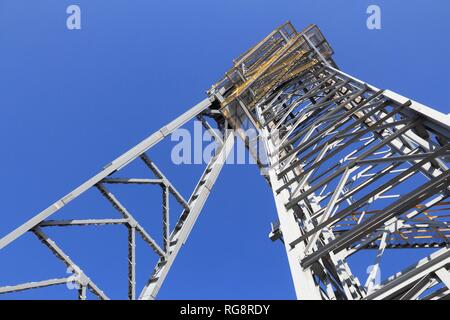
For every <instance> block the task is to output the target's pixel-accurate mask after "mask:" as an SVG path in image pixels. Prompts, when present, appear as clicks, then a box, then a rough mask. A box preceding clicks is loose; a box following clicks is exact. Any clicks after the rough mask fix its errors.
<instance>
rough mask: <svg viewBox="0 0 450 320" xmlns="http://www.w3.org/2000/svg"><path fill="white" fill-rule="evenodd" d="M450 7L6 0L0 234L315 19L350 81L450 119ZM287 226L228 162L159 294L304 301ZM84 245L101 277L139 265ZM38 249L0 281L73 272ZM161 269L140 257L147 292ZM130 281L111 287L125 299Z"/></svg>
mask: <svg viewBox="0 0 450 320" xmlns="http://www.w3.org/2000/svg"><path fill="white" fill-rule="evenodd" d="M70 4H77V5H79V6H80V7H81V10H82V30H75V31H69V30H67V29H66V23H65V21H66V17H67V15H66V13H65V11H66V8H67V6H68V5H70ZM369 4H377V5H379V6H380V7H381V10H382V29H381V30H373V31H371V30H368V29H367V28H366V19H367V14H366V8H367V7H368V5H369ZM449 13H450V2H448V1H447V0H434V1H426V0H411V1H400V0H396V1H380V0H371V1H364V0H352V1H332V0H314V1H312V0H311V1H306V0H280V1H265V0H245V1H243V0H240V1H237V0H218V1H206V0H201V1H200V0H191V1H181V0H178V1H149V0H134V1H125V0H120V1H119V0H114V1H105V0H94V1H93V0H89V1H87V0H84V1H76V0H71V1H65V0H37V1H24V0H1V1H0V87H1V88H2V90H1V91H0V112H1V116H0V146H1V149H2V151H3V152H2V157H1V158H0V167H1V171H0V178H1V181H2V183H1V184H0V194H1V199H2V213H1V214H2V218H3V219H2V223H1V224H0V237H3V236H4V235H6V234H7V233H8V232H10V231H11V230H13V229H14V228H15V227H17V226H18V225H19V224H21V223H23V222H24V221H26V220H27V219H28V218H30V217H32V216H33V215H35V214H36V213H38V212H39V211H40V210H42V209H44V208H46V207H47V206H48V205H49V204H51V203H53V202H54V201H55V200H56V199H58V198H59V197H61V196H63V195H65V194H66V193H68V192H69V191H70V190H72V189H73V188H74V187H76V186H78V185H79V184H80V183H81V182H83V181H84V180H86V179H87V178H89V177H90V176H92V175H93V174H95V173H97V172H98V171H99V170H100V169H101V168H102V167H103V166H104V165H105V164H106V163H108V162H110V161H111V160H112V159H114V158H116V157H117V156H118V155H120V154H121V153H122V152H124V151H126V150H127V149H128V148H130V147H131V146H133V145H134V144H136V143H137V142H139V141H140V140H141V139H143V138H144V137H146V136H147V135H149V134H150V133H152V132H153V131H155V130H158V129H159V128H160V127H161V126H162V125H164V124H165V123H167V122H169V121H170V120H172V119H173V118H175V117H176V116H178V115H179V114H181V113H182V112H184V111H185V110H186V109H187V108H189V107H191V106H192V105H194V104H196V103H197V102H199V101H200V100H202V99H204V97H205V91H206V90H207V89H208V88H209V87H210V86H211V85H212V84H213V83H214V82H215V81H216V80H218V79H219V78H220V77H221V76H222V75H223V73H224V72H225V71H226V70H227V69H228V68H229V67H230V65H231V61H232V59H233V58H235V57H237V56H238V55H239V54H240V53H242V52H243V51H245V50H246V49H248V48H249V47H250V46H251V45H253V44H255V43H256V42H258V41H259V40H260V39H261V38H263V37H264V36H265V35H266V34H267V33H269V32H270V31H271V30H272V29H273V28H275V27H277V26H278V25H280V24H281V23H283V22H285V21H287V20H291V21H292V22H293V24H294V25H295V27H296V28H297V29H298V30H301V29H302V28H303V27H305V26H307V25H308V24H310V23H314V24H317V25H318V26H319V27H320V28H321V30H322V32H323V33H324V35H325V36H326V37H327V39H328V41H329V42H330V44H331V45H332V47H333V49H334V50H335V52H336V53H335V56H334V58H335V61H336V62H337V64H338V65H339V66H340V68H341V69H343V70H344V71H345V72H347V73H350V74H352V75H354V76H356V77H358V78H360V79H364V80H365V81H367V82H369V83H371V84H373V85H375V86H378V87H380V88H388V89H391V90H393V91H396V92H398V93H400V94H402V95H405V96H408V97H410V98H412V99H415V100H417V101H419V102H421V103H424V104H426V105H429V106H431V107H433V108H435V109H437V110H440V111H442V112H444V113H450V106H449V95H450V90H449V89H450V88H449V84H450V74H449V72H448V71H449V70H450V61H449V59H448V57H449V56H450V44H449V41H448V34H449V32H450V26H449V23H448V16H449ZM192 171H193V172H195V173H198V172H200V171H199V169H198V168H194V169H192ZM173 174H174V175H176V173H175V171H174V173H173ZM180 177H181V178H183V177H184V176H183V174H181V176H180ZM179 179H180V178H179ZM187 190H188V189H187V188H186V191H187ZM185 195H186V197H187V196H188V194H187V193H185ZM275 218H276V213H275V206H274V204H273V201H272V195H271V192H270V190H269V188H268V187H267V185H265V184H264V181H263V180H262V178H261V177H260V175H259V173H258V171H257V170H256V168H255V167H252V166H248V165H243V166H237V165H230V166H226V167H225V169H224V170H223V172H222V174H221V177H220V181H219V182H218V183H217V185H216V186H215V188H214V190H213V194H212V196H211V197H210V199H209V201H208V203H207V205H206V207H205V210H204V212H203V214H202V216H201V217H200V219H199V221H198V224H197V225H196V226H195V228H194V231H193V233H192V235H191V237H190V239H189V241H188V243H187V245H186V246H185V247H184V249H183V250H182V252H181V254H180V255H179V257H178V258H177V261H176V262H175V265H174V267H173V269H172V270H171V273H170V275H169V277H168V278H167V281H166V282H165V284H164V287H163V288H162V290H161V292H160V298H163V299H171V298H175V299H178V298H192V299H196V298H207V299H223V298H237V299H246V298H254V299H258V298H267V299H292V298H294V291H293V287H292V284H291V279H290V274H289V270H288V265H287V259H286V257H285V254H284V249H283V247H282V245H281V243H271V242H270V240H269V239H268V237H267V235H268V232H269V231H270V222H271V221H273V220H275ZM108 232H109V233H108ZM112 233H113V232H112V231H111V232H110V231H107V232H106V236H108V235H111V234H112ZM78 234H81V233H78ZM77 237H81V236H77ZM77 237H75V238H74V239H72V240H67V241H66V242H67V243H65V245H66V246H67V247H71V246H72V247H76V245H77V244H79V243H80V241H82V239H80V238H77ZM82 237H83V241H87V240H88V239H96V241H95V244H94V245H93V246H92V247H86V248H84V247H83V248H84V249H83V250H81V251H80V252H79V253H78V255H79V257H80V259H81V260H82V259H83V258H85V259H87V258H88V257H89V255H91V254H93V252H95V251H94V249H95V248H97V249H99V250H101V251H102V254H103V255H104V257H103V256H102V258H104V262H105V264H104V266H94V268H95V267H97V269H99V270H100V269H101V270H103V271H102V272H99V276H98V277H99V278H101V279H100V280H105V281H106V280H107V276H109V277H114V275H115V272H116V269H115V268H116V267H114V263H113V262H112V261H114V259H115V258H117V259H122V260H120V261H121V265H122V264H123V266H122V267H124V266H126V260H125V259H126V258H125V256H124V255H123V254H126V251H124V250H123V249H124V248H120V250H122V251H120V250H119V249H117V247H115V243H114V242H106V241H105V242H102V241H100V240H98V239H99V237H98V235H97V234H96V233H93V231H87V233H86V236H82ZM84 237H85V238H84ZM55 238H56V236H55ZM117 245H118V244H117ZM20 246H22V247H20ZM25 247H26V248H29V250H30V252H31V253H30V254H29V255H28V256H27V257H23V251H22V254H18V253H17V252H15V253H14V252H13V249H14V248H13V247H11V248H9V247H8V248H7V249H5V250H3V251H2V252H0V265H2V269H1V272H2V274H4V275H7V276H9V278H8V280H10V281H7V280H5V279H1V282H0V283H1V284H13V283H15V282H21V281H23V280H27V279H24V278H23V277H22V276H21V275H19V274H22V273H25V272H28V273H30V274H31V273H32V274H33V275H34V277H35V278H33V280H42V278H41V277H40V276H41V273H40V271H39V270H40V269H43V270H53V268H55V270H57V269H58V268H59V269H58V270H61V266H60V265H59V264H57V263H55V264H53V263H51V262H49V261H50V260H49V259H45V257H47V256H46V255H45V254H47V253H45V252H44V251H43V250H41V251H39V249H36V250H35V251H31V250H32V248H31V247H28V246H26V245H25V242H24V244H23V245H20V244H19V245H18V247H17V248H19V249H20V248H22V249H23V248H25ZM33 248H34V247H33ZM33 250H34V249H33ZM16 251H17V250H16ZM76 255H77V254H74V256H76ZM11 257H13V258H11ZM108 259H111V263H109V261H110V260H108ZM148 266H149V265H146V264H145V263H144V261H142V262H140V261H138V268H139V271H138V283H139V282H142V281H144V279H145V276H146V274H148V272H150V269H149V268H148ZM122 267H117V268H119V269H120V268H122ZM122 269H123V268H122ZM122 269H120V271H121V272H122V271H123V270H122ZM62 270H63V273H62V274H63V275H64V268H62ZM102 277H104V279H103V278H102ZM100 282H101V281H100ZM125 285H126V284H125ZM124 288H125V287H124V286H117V287H116V286H112V287H111V288H109V289H110V292H108V293H111V294H110V295H111V296H112V297H119V298H120V297H123V298H124V297H125V296H124V295H123V293H125V291H123V290H125V289H124ZM45 290H47V291H46V292H47V293H48V296H49V297H52V298H55V297H56V298H57V297H60V298H61V297H62V298H64V297H66V294H67V293H64V294H63V293H60V291H54V290H53V289H45ZM105 290H106V289H105ZM119 291H120V292H119ZM72 296H73V295H72ZM14 297H15V296H14ZM26 297H28V298H33V297H39V295H37V292H30V293H27V294H26ZM67 297H70V295H67Z"/></svg>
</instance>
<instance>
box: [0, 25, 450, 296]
mask: <svg viewBox="0 0 450 320" xmlns="http://www.w3.org/2000/svg"><path fill="white" fill-rule="evenodd" d="M332 54H333V50H332V49H331V47H330V45H329V44H328V43H327V41H326V40H325V38H324V37H323V35H322V34H321V32H320V30H319V29H318V28H317V27H316V26H314V25H311V26H309V27H308V28H306V29H305V30H303V31H302V32H297V31H296V30H295V29H294V27H293V26H292V25H291V24H290V23H289V22H288V23H286V24H283V25H282V26H280V27H279V28H277V29H275V30H274V31H273V32H272V33H271V34H269V35H268V36H267V37H266V38H265V39H263V40H262V41H261V42H260V43H258V44H257V45H256V46H254V47H253V48H251V49H250V50H248V51H247V52H246V53H244V54H243V55H242V56H240V57H239V58H238V59H236V60H235V61H234V64H233V67H232V68H231V69H230V70H229V71H228V72H227V73H226V74H225V77H224V78H223V79H222V80H220V81H219V82H218V83H216V84H215V85H214V86H213V87H212V88H211V90H210V91H209V92H208V94H209V98H208V99H206V100H204V101H203V102H201V103H200V104H199V105H197V106H195V107H193V108H192V109H190V110H189V111H188V112H187V113H185V114H184V115H182V116H181V117H179V118H178V119H176V120H174V121H173V122H171V123H170V124H169V125H167V126H165V127H163V128H162V129H161V130H159V131H158V132H156V133H155V134H153V135H152V136H150V137H149V138H147V139H146V140H144V141H143V142H141V143H140V144H138V145H137V146H136V147H134V148H132V149H131V150H130V151H128V152H127V153H125V154H124V155H122V156H120V157H119V158H117V159H116V160H115V161H113V162H112V163H111V164H110V165H108V166H107V167H105V168H104V169H103V170H102V171H101V172H100V173H99V174H97V175H96V176H94V177H93V178H91V179H89V180H88V181H87V182H85V183H84V184H82V185H81V186H80V187H78V188H76V189H75V190H74V191H72V192H71V193H69V194H68V195H67V196H65V197H63V198H62V199H60V200H58V201H57V202H55V203H54V204H53V205H52V206H50V207H49V208H47V209H46V210H44V211H42V212H41V213H39V214H38V215H37V216H35V217H34V218H32V219H31V220H29V221H28V222H27V223H25V224H23V225H22V226H21V227H19V228H17V229H16V230H15V231H13V232H11V233H10V234H8V235H7V236H6V237H4V238H3V239H1V240H0V250H1V249H2V248H4V247H6V246H7V245H9V244H11V243H12V242H14V241H15V240H16V239H18V238H19V237H21V236H23V235H24V234H25V233H27V232H32V233H34V234H35V235H36V236H37V238H38V239H39V240H40V241H41V242H42V243H43V244H44V245H45V246H47V247H48V248H49V249H50V250H51V252H53V254H54V255H55V256H56V257H57V258H59V259H60V260H61V261H62V262H63V263H64V264H65V265H66V266H67V267H70V268H71V269H72V270H74V274H76V275H77V277H76V279H77V282H78V283H79V285H80V288H79V298H80V299H84V298H86V290H87V289H88V290H90V291H91V292H92V293H94V294H95V295H96V296H98V297H99V298H102V299H106V298H107V295H106V294H105V293H104V292H103V291H102V290H101V289H100V288H99V287H98V286H97V285H96V284H95V283H94V282H93V280H91V279H90V278H89V277H88V275H87V274H85V273H84V272H83V271H81V270H82V269H81V268H80V267H79V266H78V265H77V264H76V263H75V262H74V261H72V260H71V259H70V258H69V256H68V255H67V254H66V253H65V252H64V251H63V250H62V249H61V247H60V246H58V245H57V244H56V242H55V241H54V240H53V239H51V238H49V236H48V235H47V234H46V233H44V231H43V229H45V228H51V227H61V226H63V227H70V226H87V225H96V226H99V225H108V224H120V225H124V226H125V227H126V228H127V229H128V245H129V250H128V267H129V272H128V282H129V287H128V288H129V289H128V297H129V298H130V299H135V298H137V297H139V298H140V299H154V298H155V297H156V295H157V293H158V291H159V289H160V287H161V285H162V282H163V281H164V279H165V277H166V275H167V273H168V271H169V269H170V267H171V265H172V264H173V262H174V259H175V257H176V255H177V253H178V252H179V250H180V248H181V246H182V244H183V243H184V242H185V241H186V239H187V238H188V236H189V233H190V231H191V229H192V226H193V225H194V223H195V221H196V219H197V217H198V215H199V213H200V211H201V210H202V208H203V205H204V203H205V201H206V200H207V198H208V195H209V193H210V191H211V188H212V186H213V185H214V182H215V181H216V180H217V177H218V174H219V172H220V170H221V168H222V166H223V163H224V160H225V159H226V156H227V154H228V153H229V152H230V150H231V148H232V146H233V141H234V135H235V134H236V135H237V136H239V137H240V138H242V139H244V141H245V143H246V146H247V148H248V149H249V151H250V153H251V154H252V155H253V156H254V158H255V160H256V162H257V164H258V166H259V168H260V170H261V172H262V174H263V175H264V178H265V179H266V181H267V182H268V184H269V186H270V187H271V189H272V191H273V196H274V200H275V203H276V208H277V214H278V220H279V221H278V222H276V223H273V224H272V232H271V233H270V238H271V239H272V240H278V239H279V240H281V241H282V242H283V244H284V246H285V249H286V253H287V257H288V262H289V266H290V270H291V274H292V278H293V282H294V286H295V290H296V294H297V297H298V298H299V299H325V300H337V299H339V300H340V299H349V300H357V299H430V300H434V299H448V298H449V297H450V273H449V270H450V246H449V243H450V225H449V224H450V215H449V213H448V211H449V209H450V201H448V200H447V198H448V196H449V191H450V187H449V186H450V183H449V181H450V171H449V169H448V164H449V161H450V143H449V140H450V119H449V117H448V116H446V115H443V114H441V113H439V112H437V111H435V110H433V109H431V108H429V107H426V106H424V105H422V104H419V103H418V102H415V101H412V100H410V99H407V98H405V97H402V96H400V95H398V94H396V93H394V92H392V91H389V90H380V89H378V88H376V87H374V86H371V85H369V84H367V83H365V82H362V81H360V80H358V79H356V78H354V77H352V76H350V75H348V74H346V73H344V72H342V71H341V70H339V68H338V67H337V65H336V64H335V62H334V61H333V59H332V58H331V57H332ZM192 119H199V120H201V121H202V123H203V125H204V127H205V128H206V129H207V130H209V131H210V132H211V136H213V137H215V139H216V141H217V143H218V144H219V145H220V147H219V148H218V149H217V152H216V154H215V156H214V157H213V158H212V160H211V161H210V163H209V164H208V165H207V167H206V169H205V171H204V173H203V175H202V176H201V177H200V179H199V182H198V184H197V186H196V187H195V189H194V191H193V192H192V194H191V196H190V198H189V199H188V200H185V198H183V196H182V195H181V193H180V192H178V191H177V189H176V187H175V186H174V185H173V184H172V183H171V182H170V180H169V179H168V178H167V176H166V175H164V174H163V172H162V171H161V170H160V169H159V168H158V167H157V166H156V164H155V163H154V162H153V161H152V160H151V159H150V158H149V156H148V155H147V151H148V150H150V149H151V148H152V147H154V146H155V145H156V144H158V143H160V142H161V141H162V140H163V139H164V138H165V137H167V136H168V135H170V134H171V133H172V132H173V131H174V130H175V129H177V128H179V127H181V126H182V125H184V124H185V123H186V122H188V121H190V120H192ZM211 119H213V120H214V122H213V123H211V122H210V121H208V120H211ZM228 128H231V129H232V130H227V129H228ZM215 129H219V130H220V131H219V132H221V133H222V134H221V135H218V134H217V130H215ZM249 129H253V130H255V131H256V132H257V137H256V139H248V136H246V132H247V131H248V130H249ZM261 146H262V147H261ZM134 161H142V162H143V163H144V164H145V165H146V166H147V167H148V169H149V170H150V172H152V173H153V176H152V177H151V178H123V177H118V176H117V173H118V172H120V170H121V169H122V168H124V167H126V166H128V165H129V164H130V163H132V162H134ZM110 184H125V185H129V184H149V185H158V186H159V187H160V188H161V190H162V194H163V196H162V208H163V210H162V212H163V213H162V223H161V225H162V228H163V230H162V235H163V241H162V245H159V244H158V243H157V241H155V240H154V239H153V238H152V237H151V235H150V234H149V233H148V232H147V231H146V230H145V229H144V228H143V227H142V225H141V224H140V222H138V221H137V219H135V218H134V217H133V215H132V214H131V213H130V212H129V211H128V210H127V209H126V208H125V206H124V205H123V204H122V203H121V202H119V200H118V198H116V196H114V195H113V194H112V193H111V191H110V190H109V189H108V186H109V185H110ZM91 188H96V189H98V190H99V191H100V195H101V196H102V197H104V198H106V200H108V201H109V202H110V203H111V205H112V206H113V207H114V208H115V209H116V210H117V211H118V212H119V213H120V215H121V217H120V218H118V219H87V220H53V219H52V220H49V219H50V217H52V218H53V215H54V214H56V213H57V212H58V210H60V209H61V208H62V207H64V206H65V205H67V204H68V203H69V202H71V201H73V200H75V199H76V198H77V197H78V196H80V195H81V194H83V193H84V192H86V191H87V190H88V189H91ZM169 197H173V198H175V199H176V201H177V202H178V203H179V204H180V206H181V207H182V212H181V214H180V216H179V219H178V221H176V223H174V224H172V223H171V221H169V220H170V219H169V205H168V204H169ZM136 234H138V236H139V237H142V239H143V240H144V241H145V242H146V243H147V244H148V245H149V246H150V248H151V249H152V250H153V251H154V253H155V254H156V255H157V256H158V259H159V260H158V262H157V264H156V266H155V268H154V271H153V273H152V274H151V275H150V278H149V281H148V282H147V284H146V285H145V286H144V288H143V289H142V291H141V294H140V295H139V296H137V295H136V286H135V255H136V254H135V249H134V248H135V242H136ZM399 250H402V252H408V253H409V254H410V255H411V256H412V257H417V259H416V261H418V262H416V263H415V264H413V265H412V266H409V267H406V268H404V269H402V268H401V267H400V266H399V267H398V268H397V270H396V272H395V273H393V274H392V276H391V277H383V279H381V281H380V279H379V277H380V270H381V271H383V270H386V269H388V268H385V266H391V267H392V266H397V265H400V264H401V263H400V262H401V261H400V260H401V258H400V257H399V256H397V254H396V253H398V252H400V251H399ZM392 253H393V254H392ZM362 254H366V255H367V254H369V255H371V258H372V261H371V262H367V261H370V260H368V258H367V256H365V257H366V258H365V259H358V258H357V257H359V256H360V255H362ZM420 257H422V259H421V258H420ZM364 263H365V264H366V265H363V264H364ZM355 270H359V271H358V272H355ZM361 270H363V272H361ZM365 271H367V273H366V272H365ZM383 272H384V271H383ZM66 282H67V279H66V278H56V279H50V280H43V281H38V282H30V283H25V284H20V285H16V286H9V287H2V288H0V293H7V292H14V291H21V290H27V289H31V288H40V287H44V286H52V285H61V284H63V283H66Z"/></svg>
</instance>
